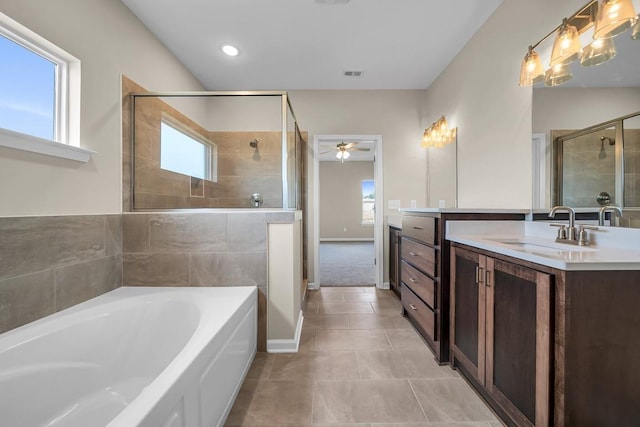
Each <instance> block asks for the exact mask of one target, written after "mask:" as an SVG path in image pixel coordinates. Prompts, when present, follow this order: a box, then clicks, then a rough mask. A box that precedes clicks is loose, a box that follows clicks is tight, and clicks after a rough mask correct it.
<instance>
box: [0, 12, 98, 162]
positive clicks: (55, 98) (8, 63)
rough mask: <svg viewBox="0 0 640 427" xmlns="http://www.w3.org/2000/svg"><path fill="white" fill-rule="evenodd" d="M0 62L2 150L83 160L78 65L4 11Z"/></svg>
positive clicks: (1, 16) (0, 133)
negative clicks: (5, 148) (8, 149)
mask: <svg viewBox="0 0 640 427" xmlns="http://www.w3.org/2000/svg"><path fill="white" fill-rule="evenodd" d="M0 58H2V60H1V61H0V146H5V147H12V148H17V149H20V150H27V151H34V152H38V153H42V154H48V155H53V156H57V157H65V158H71V159H75V160H81V159H80V158H76V157H77V156H79V155H80V157H82V158H83V159H82V161H87V160H88V156H89V155H90V153H91V151H89V150H85V149H81V148H80V147H79V145H80V141H79V139H80V138H79V136H80V61H79V60H78V59H76V58H75V57H73V56H72V55H70V54H69V53H67V52H65V51H64V50H62V49H60V48H59V47H58V46H56V45H54V44H53V43H51V42H49V41H48V40H46V39H44V38H43V37H41V36H39V35H38V34H36V33H34V32H33V31H31V30H29V29H28V28H26V27H24V26H22V25H21V24H19V23H18V22H16V21H14V20H13V19H11V18H9V17H8V16H6V15H4V14H2V13H0ZM51 142H58V143H61V144H51ZM62 144H65V145H66V146H73V147H69V148H67V147H64V146H62ZM61 146H62V147H61ZM84 155H86V156H87V157H86V160H84Z"/></svg>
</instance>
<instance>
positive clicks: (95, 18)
mask: <svg viewBox="0 0 640 427" xmlns="http://www.w3.org/2000/svg"><path fill="white" fill-rule="evenodd" d="M0 10H1V11H2V13H4V14H6V15H8V16H9V17H11V18H13V19H14V20H16V21H18V22H19V23H21V24H22V25H24V26H26V27H28V28H29V29H31V30H32V31H35V32H36V33H38V34H39V35H41V36H43V37H44V38H46V39H48V40H49V41H51V42H52V43H55V44H56V45H58V46H59V47H60V48H62V49H64V50H66V51H67V52H69V53H70V54H72V55H74V56H75V57H76V58H78V59H80V61H81V63H82V100H81V103H82V104H81V123H80V144H81V146H83V147H85V148H88V149H91V150H95V151H97V152H98V153H97V154H96V155H94V156H93V158H92V160H91V161H90V162H89V163H87V164H79V163H77V162H72V161H69V160H62V159H56V158H50V157H46V156H42V155H38V154H33V153H27V152H22V151H16V150H11V149H9V148H0V182H3V183H9V182H10V183H11V185H6V184H5V185H2V186H0V200H2V203H1V204H0V216H20V215H52V214H91V213H119V212H121V210H122V208H121V205H122V203H121V200H122V199H121V164H122V160H121V159H122V157H121V144H120V143H121V98H120V76H121V74H126V75H127V76H129V77H130V78H132V79H133V80H134V81H136V82H138V83H140V84H141V85H143V86H145V87H147V88H149V89H152V90H200V89H202V87H201V85H200V84H199V83H198V81H197V80H196V79H195V77H193V75H192V74H191V73H189V72H188V71H187V70H186V69H185V68H184V66H182V65H181V64H180V63H179V62H178V60H177V59H176V58H175V57H174V56H173V55H172V54H171V53H170V52H169V51H168V50H167V49H166V48H165V47H164V46H163V45H162V44H161V43H160V41H158V40H157V39H156V38H155V37H154V36H153V35H152V34H151V33H150V32H149V31H148V30H147V29H146V27H144V26H143V25H142V24H141V23H140V22H139V21H138V20H137V18H136V17H135V16H134V15H133V14H132V13H131V12H130V11H129V10H128V9H127V8H126V7H125V6H124V5H123V4H122V3H121V2H120V1H104V0H65V1H48V0H21V1H14V0H0ZM159 70H161V72H159ZM44 183H46V184H44ZM34 195H37V197H34Z"/></svg>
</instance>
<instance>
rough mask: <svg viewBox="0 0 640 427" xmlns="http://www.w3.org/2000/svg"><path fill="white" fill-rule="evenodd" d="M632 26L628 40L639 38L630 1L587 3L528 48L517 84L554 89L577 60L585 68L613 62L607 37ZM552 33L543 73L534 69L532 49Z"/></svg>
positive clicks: (637, 21)
mask: <svg viewBox="0 0 640 427" xmlns="http://www.w3.org/2000/svg"><path fill="white" fill-rule="evenodd" d="M632 27H633V31H632V34H631V38H633V39H634V40H637V39H640V16H638V15H636V12H635V10H634V8H633V3H632V2H631V0H591V1H590V2H588V3H587V4H585V5H584V6H583V7H582V8H581V9H580V10H578V11H577V12H576V13H574V14H573V15H571V16H570V17H569V18H564V19H563V20H562V24H560V25H558V26H557V27H556V28H554V29H553V30H552V31H551V32H550V33H549V34H547V35H546V36H544V37H543V38H542V39H541V40H539V41H538V42H537V43H535V44H533V45H531V46H529V49H528V51H527V54H526V55H525V57H524V60H523V61H522V65H521V69H520V82H519V85H520V86H533V85H535V84H538V83H539V82H541V81H544V84H545V86H558V85H561V84H563V83H565V82H567V81H569V80H570V79H571V78H572V77H573V74H572V73H571V70H570V69H569V63H571V62H573V61H575V60H577V59H580V64H581V65H583V66H585V67H591V66H594V65H599V64H602V63H604V62H606V61H609V60H610V59H613V58H614V57H615V56H616V48H615V46H614V44H613V40H612V39H611V38H612V37H615V36H618V35H620V34H622V33H623V32H624V31H626V30H628V29H629V28H632ZM589 31H590V33H589ZM554 34H555V35H556V36H555V39H554V43H553V49H552V51H551V57H550V60H549V68H548V69H547V70H546V71H544V72H543V71H541V68H542V66H538V63H541V62H542V61H541V60H540V55H538V53H537V52H536V51H535V49H536V48H537V47H538V46H539V45H540V44H541V43H543V42H544V41H546V40H547V39H549V37H551V36H552V35H554ZM585 36H587V37H588V36H591V38H593V41H592V42H591V43H590V44H588V45H587V46H586V47H585V48H584V49H582V47H581V43H580V38H581V37H585ZM543 50H544V49H543ZM543 76H544V77H543Z"/></svg>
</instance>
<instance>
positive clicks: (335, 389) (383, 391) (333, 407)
mask: <svg viewBox="0 0 640 427" xmlns="http://www.w3.org/2000/svg"><path fill="white" fill-rule="evenodd" d="M422 421H426V420H425V418H424V413H423V412H422V410H421V409H420V405H418V403H417V401H416V399H415V396H414V394H413V392H412V390H411V387H410V385H409V383H408V381H407V380H339V381H316V383H315V387H314V394H313V422H314V423H326V424H333V423H376V422H422Z"/></svg>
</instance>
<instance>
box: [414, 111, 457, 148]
mask: <svg viewBox="0 0 640 427" xmlns="http://www.w3.org/2000/svg"><path fill="white" fill-rule="evenodd" d="M456 133H457V129H456V128H453V129H449V127H448V126H447V119H446V118H445V117H444V116H442V117H440V118H439V119H438V120H437V121H435V122H434V123H433V124H432V125H431V126H429V127H428V128H426V129H425V130H424V134H423V135H422V143H421V144H420V145H421V146H422V148H429V147H435V148H442V147H444V146H445V145H447V144H451V143H452V142H454V141H455V140H456Z"/></svg>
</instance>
